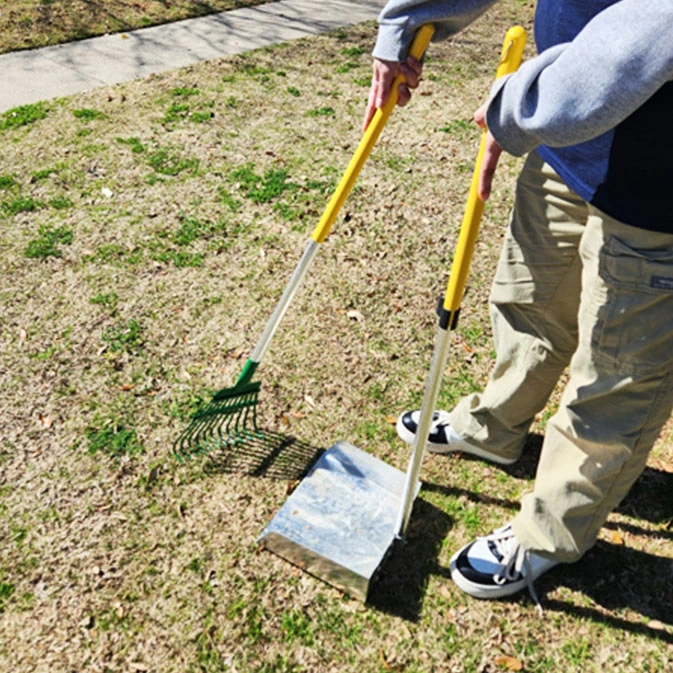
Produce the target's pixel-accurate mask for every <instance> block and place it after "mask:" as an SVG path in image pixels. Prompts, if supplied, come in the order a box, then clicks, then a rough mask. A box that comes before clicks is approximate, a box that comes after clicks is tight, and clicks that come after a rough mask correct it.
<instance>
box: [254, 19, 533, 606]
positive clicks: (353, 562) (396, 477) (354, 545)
mask: <svg viewBox="0 0 673 673" xmlns="http://www.w3.org/2000/svg"><path fill="white" fill-rule="evenodd" d="M525 41H526V32H525V31H524V29H523V28H521V27H520V26H515V27H514V28H511V29H510V30H509V31H508V32H507V35H506V37H505V43H504V45H503V51H502V55H501V59H500V65H499V67H498V71H497V75H496V77H500V76H502V75H505V74H508V73H510V72H513V71H514V70H516V68H517V67H518V64H519V62H520V61H521V56H522V54H523V49H524V45H525ZM485 136H486V134H485V133H484V136H483V137H482V142H481V146H480V149H479V154H478V156H477V161H476V164H475V169H474V174H473V178H472V184H471V187H470V193H469V195H468V199H467V205H466V208H465V214H464V216H463V222H462V225H461V228H460V234H459V237H458V243H457V245H456V252H455V254H454V260H453V264H452V266H451V272H450V274H449V282H448V286H447V290H446V294H445V296H444V301H443V303H440V306H439V308H438V315H439V328H438V334H437V338H436V341H435V349H434V352H433V357H432V362H431V364H430V370H429V373H428V378H427V381H426V385H425V392H424V396H423V402H422V405H421V414H420V418H419V423H418V430H417V432H416V439H415V441H414V444H413V449H412V453H411V459H410V461H409V467H408V468H407V472H406V474H405V473H403V472H401V471H399V470H397V469H396V468H394V467H391V466H390V465H388V464H387V463H384V462H383V461H381V460H379V459H378V458H375V457H374V456H371V455H369V454H368V453H365V452H364V451H362V450H360V449H358V448H356V447H355V446H352V445H351V444H348V443H347V442H344V441H341V442H337V443H336V444H334V446H332V447H331V448H330V449H328V450H327V451H326V452H325V453H324V454H323V455H322V456H321V457H320V459H319V460H318V462H317V463H316V464H315V465H314V466H313V468H312V469H311V471H310V472H309V474H308V475H307V476H306V477H305V478H304V479H303V481H302V482H301V483H300V484H299V486H298V487H297V488H296V489H295V490H294V492H293V493H292V494H291V495H290V497H289V498H288V499H287V501H286V502H285V504H284V505H283V507H282V508H281V509H280V511H279V512H278V513H277V514H276V516H275V517H274V518H273V520H272V521H271V523H270V524H269V525H268V526H267V527H266V528H265V529H264V531H263V532H262V534H261V535H260V537H259V541H260V542H261V544H262V545H263V546H264V547H266V548H267V549H269V550H271V551H273V552H275V553H276V554H278V555H279V556H282V557H283V558H285V559H287V560H288V561H290V562H292V563H294V564H295V565H297V566H298V567H300V568H302V569H303V570H306V571H307V572H309V573H311V574H313V575H315V576H317V577H319V578H320V579H322V580H324V581H325V582H327V583H329V584H331V585H333V586H335V587H337V588H339V589H342V590H343V591H346V592H347V593H349V594H350V595H352V596H353V597H355V598H359V599H361V600H362V601H366V600H367V595H368V593H369V588H370V586H371V583H372V580H373V579H374V577H375V575H376V573H377V571H378V570H379V568H380V567H381V565H382V564H383V562H384V560H385V558H386V556H387V555H388V553H389V551H390V550H391V548H392V545H393V543H394V541H395V540H397V539H401V538H403V537H404V534H405V532H406V529H407V526H408V523H409V518H410V515H411V509H412V507H413V503H414V500H415V499H416V496H417V494H418V491H419V488H420V482H419V475H420V468H421V462H422V458H423V453H424V450H425V443H426V439H427V437H428V435H429V432H430V425H431V420H432V416H433V412H434V409H435V406H436V404H437V398H438V394H439V388H440V383H441V377H442V372H443V370H444V367H445V366H446V361H447V354H448V348H449V343H450V338H449V334H450V332H451V331H452V330H454V329H455V328H456V325H457V322H458V314H459V311H460V300H461V299H462V296H463V294H464V289H465V282H466V279H467V272H468V269H469V264H470V261H471V259H472V253H473V251H474V244H475V241H476V237H477V233H478V230H479V224H480V221H481V215H482V213H483V207H484V203H483V201H481V200H480V199H479V196H478V193H477V187H478V183H479V170H480V165H481V161H482V157H483V155H484V149H485ZM421 438H422V439H421Z"/></svg>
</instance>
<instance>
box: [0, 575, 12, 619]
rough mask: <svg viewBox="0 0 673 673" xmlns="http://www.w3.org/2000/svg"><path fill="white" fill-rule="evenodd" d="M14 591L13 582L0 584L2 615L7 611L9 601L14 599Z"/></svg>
mask: <svg viewBox="0 0 673 673" xmlns="http://www.w3.org/2000/svg"><path fill="white" fill-rule="evenodd" d="M14 589H15V587H14V585H13V584H12V583H11V582H0V613H2V612H4V611H5V608H6V606H7V601H9V599H10V598H11V597H12V594H13V593H14Z"/></svg>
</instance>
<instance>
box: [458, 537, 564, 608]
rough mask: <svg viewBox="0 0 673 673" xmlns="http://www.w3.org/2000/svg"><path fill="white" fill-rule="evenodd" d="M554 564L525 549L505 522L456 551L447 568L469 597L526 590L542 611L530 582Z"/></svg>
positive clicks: (482, 596) (494, 596) (496, 596)
mask: <svg viewBox="0 0 673 673" xmlns="http://www.w3.org/2000/svg"><path fill="white" fill-rule="evenodd" d="M555 565H557V562H556V561H551V560H549V559H546V558H544V557H543V556H540V555H538V554H534V553H532V552H529V551H526V550H525V549H524V548H523V547H522V546H521V543H520V542H519V541H518V540H517V539H516V537H515V536H514V533H513V532H512V526H511V524H507V525H506V526H503V527H502V528H498V529H497V530H495V531H493V532H492V533H491V534H490V535H487V536H486V537H480V538H477V539H476V540H475V541H474V542H471V543H470V544H468V545H466V546H465V547H463V548H462V549H460V550H459V551H458V552H456V553H455V554H454V555H453V557H452V558H451V563H450V568H451V578H452V579H453V581H454V582H455V583H456V585H457V586H458V587H459V588H460V589H462V590H463V591H464V592H465V593H467V594H469V595H470V596H474V597H475V598H486V599H490V598H504V597H505V596H511V595H512V594H515V593H517V592H519V591H521V590H522V589H528V591H529V593H530V595H531V597H532V598H533V600H534V601H535V604H536V605H537V606H538V609H540V610H541V608H540V601H539V600H538V597H537V594H536V593H535V588H534V587H533V582H534V581H535V580H536V579H537V578H538V577H540V575H542V574H543V573H545V572H547V571H548V570H550V569H551V568H553V567H554V566H555Z"/></svg>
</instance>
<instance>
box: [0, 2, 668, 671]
mask: <svg viewBox="0 0 673 673" xmlns="http://www.w3.org/2000/svg"><path fill="white" fill-rule="evenodd" d="M515 16H516V17H518V19H519V20H520V21H524V22H526V23H529V22H530V17H531V8H530V7H529V6H528V5H527V4H522V3H518V2H511V1H510V2H504V3H502V4H501V5H500V6H499V8H498V9H497V10H496V11H494V12H492V13H491V14H490V15H489V16H488V17H487V18H486V19H483V20H481V21H479V22H478V23H477V24H475V25H474V26H473V27H472V28H471V29H470V30H469V31H468V32H466V33H465V34H464V35H462V36H460V37H459V38H457V39H456V40H454V41H452V42H450V43H445V44H441V45H435V46H433V47H432V49H431V53H430V57H429V59H428V62H427V66H426V72H425V81H424V83H423V85H422V91H420V92H419V94H418V95H417V96H416V97H415V99H414V101H413V102H412V104H411V105H410V106H409V107H408V108H407V109H405V110H398V111H396V113H395V114H394V115H393V118H392V119H391V121H390V123H389V126H388V128H387V129H386V130H385V132H384V134H383V137H382V138H381V141H380V142H379V145H378V146H377V148H375V151H374V153H373V156H372V158H371V160H370V161H369V163H368V164H367V166H366V167H365V170H364V173H363V175H362V177H361V180H360V182H359V185H358V188H357V189H356V191H355V193H354V194H353V195H352V196H351V198H350V199H349V201H348V203H347V205H346V207H345V209H344V212H343V213H342V215H343V217H342V218H340V220H339V221H338V222H337V224H336V226H335V229H334V231H333V233H332V235H331V236H330V238H329V239H328V240H327V242H326V243H325V245H324V249H323V250H322V251H321V253H320V255H319V257H318V259H317V260H316V263H315V264H314V268H313V269H312V271H311V274H310V276H309V278H308V280H307V282H306V285H305V287H304V288H303V289H302V290H301V292H300V294H299V295H298V297H297V299H296V300H295V303H294V304H293V306H292V307H291V309H290V311H289V313H288V315H287V317H286V320H285V322H284V323H283V325H282V326H281V329H280V330H279V333H278V335H277V337H276V339H275V340H274V342H273V344H272V345H271V348H270V351H269V353H268V355H267V357H266V358H265V360H264V361H263V363H262V365H261V367H260V370H259V377H260V378H261V380H262V381H263V382H264V386H263V398H262V401H261V404H260V413H261V423H262V425H263V427H265V428H267V429H269V430H271V431H274V432H278V433H282V434H283V435H286V436H292V437H295V438H296V440H297V441H296V445H295V450H296V456H295V459H296V465H295V467H301V462H302V461H304V460H306V459H307V457H308V456H309V455H311V453H312V452H313V450H314V449H321V448H326V447H328V446H329V445H330V444H331V443H332V442H333V441H335V440H337V439H340V438H344V439H347V440H349V441H351V442H353V443H354V444H356V445H358V446H360V447H361V448H364V449H366V450H367V451H369V452H371V453H372V454H374V455H376V456H378V457H379V458H382V459H384V460H386V461H388V462H390V463H391V464H393V465H395V466H397V467H400V468H403V467H404V466H405V464H406V461H407V458H408V449H407V447H406V446H405V445H402V444H401V442H399V440H397V438H396V436H395V432H394V429H393V428H392V427H391V425H390V423H389V421H388V417H389V416H391V415H392V416H394V415H395V414H396V413H398V412H399V411H400V410H402V409H403V408H406V407H408V406H410V405H413V404H416V403H417V402H418V400H419V398H420V395H421V390H422V386H423V381H424V378H425V374H426V371H427V367H428V365H429V357H430V352H431V349H432V342H433V337H434V332H435V316H434V306H435V301H436V299H435V298H436V296H437V294H438V293H440V292H441V291H442V289H443V287H444V283H445V280H446V274H447V267H448V261H449V259H450V257H451V251H452V249H453V245H454V244H455V240H456V236H457V229H458V226H459V223H460V219H461V213H462V205H463V202H464V199H465V195H466V193H467V185H468V181H469V174H470V166H471V164H472V161H473V157H474V153H475V151H476V149H475V148H476V142H477V140H478V133H477V132H476V130H475V129H473V128H472V127H471V126H470V124H469V123H468V122H469V120H470V118H471V114H472V111H473V110H474V109H475V107H476V106H477V105H478V103H479V102H480V101H481V98H482V97H483V96H484V95H485V93H486V92H487V91H488V88H489V85H490V81H491V78H492V74H493V71H494V67H495V61H496V59H497V55H498V52H499V48H500V42H501V39H502V35H503V34H504V32H505V29H506V28H507V27H508V26H509V25H510V24H511V23H512V22H513V20H514V17H515ZM374 34H375V27H374V26H373V25H371V24H368V25H365V26H360V27H355V28H353V29H349V30H344V31H338V32H336V33H334V34H331V35H328V36H322V37H315V38H311V39H307V40H302V41H299V42H295V43H292V44H288V45H283V46H279V47H276V48H273V49H266V50H262V51H259V52H255V53H251V54H248V55H246V56H239V57H232V58H228V59H224V60H221V61H215V62H211V63H204V64H201V65H199V66H194V67H190V68H186V69H183V70H180V71H177V72H173V73H169V74H165V75H161V76H155V77H151V78H149V79H147V80H145V81H140V82H134V83H131V84H127V85H122V86H118V87H113V88H107V89H102V90H97V91H93V92H90V93H87V94H82V95H78V96H74V97H71V98H66V99H63V100H60V101H57V102H54V103H50V104H48V105H45V106H43V107H42V108H40V106H34V107H32V108H31V109H30V110H23V111H22V113H21V114H24V115H25V114H27V112H30V111H32V112H36V111H39V110H40V109H41V110H42V112H44V113H45V114H46V116H45V117H44V118H42V119H40V120H38V121H35V122H34V123H31V124H27V125H23V126H16V127H10V128H4V129H3V130H1V131H0V136H1V137H2V140H3V148H4V149H3V162H2V168H1V169H0V255H1V268H2V272H1V278H2V282H1V283H0V304H1V305H2V307H3V308H2V321H1V323H0V353H1V360H0V389H1V390H2V396H1V397H0V417H1V418H2V419H3V428H2V433H1V435H0V477H1V484H2V486H0V548H1V554H0V669H2V670H7V671H15V672H18V673H24V672H26V673H27V672H28V671H30V672H33V671H39V672H42V671H44V672H47V671H48V672H49V673H61V672H62V673H66V672H70V671H78V672H79V671H97V672H98V671H100V672H103V671H156V672H160V673H164V672H165V673H168V672H176V673H185V672H187V673H196V672H207V673H215V672H219V671H269V672H270V671H335V672H336V671H339V672H340V673H341V672H344V671H360V672H362V671H390V670H398V671H409V672H411V671H424V672H426V671H427V672H429V671H451V672H453V671H455V672H463V671H464V672H468V671H470V672H474V673H477V672H480V673H484V672H486V671H489V672H493V671H497V670H507V667H508V666H509V667H510V670H516V666H517V662H518V663H521V664H522V666H523V670H525V671H530V672H533V671H536V672H540V673H543V672H549V673H552V672H554V673H555V672H556V671H578V672H579V671H581V672H582V673H584V672H586V671H602V670H610V671H617V672H623V673H627V672H628V673H631V672H632V671H634V670H641V671H661V672H663V671H667V670H670V668H671V665H672V664H673V661H672V658H671V645H672V644H673V612H672V610H671V602H672V598H673V597H672V594H671V590H672V589H671V580H670V578H671V569H672V566H671V563H672V560H671V559H672V557H673V531H671V517H672V515H673V512H672V509H671V496H670V494H671V480H672V478H673V477H672V476H671V473H672V471H673V470H672V469H671V465H672V462H673V454H672V450H671V438H670V433H668V432H667V433H666V434H665V435H664V436H663V437H662V440H661V441H660V443H659V445H658V446H657V449H656V450H655V452H654V453H653V455H652V459H651V461H650V464H649V466H648V469H647V471H646V472H645V474H644V475H643V478H642V479H641V481H640V482H639V484H638V485H637V486H636V488H635V489H634V491H633V493H632V494H631V495H630V496H629V498H628V499H627V501H626V502H625V503H624V504H623V505H622V506H621V507H620V509H619V511H618V512H616V513H615V514H613V515H612V516H611V517H610V520H609V522H608V524H607V525H606V527H605V528H604V530H603V531H602V533H601V539H600V542H599V544H598V545H597V546H596V548H595V549H594V550H592V551H591V552H590V554H589V555H588V556H587V558H586V559H584V560H583V561H582V562H580V563H578V564H576V565H575V566H569V567H565V568H559V569H557V570H555V571H553V572H552V573H549V575H547V576H545V577H544V578H543V579H542V580H541V581H540V582H539V583H538V591H539V592H540V593H541V595H542V596H543V602H544V605H545V607H546V613H545V616H544V617H543V618H539V617H538V615H537V612H536V610H535V608H534V606H533V605H532V604H531V602H530V600H529V599H528V597H527V596H520V597H517V598H515V599H513V600H510V601H503V602H494V603H484V602H479V601H475V600H472V599H469V598H467V597H465V596H464V595H462V594H461V593H460V591H459V590H457V589H456V588H455V587H454V586H453V585H452V583H451V582H450V580H449V579H448V574H447V566H448V559H449V557H450V555H451V553H452V552H453V551H454V550H455V549H456V548H457V547H459V546H460V545H461V544H463V543H465V542H467V541H468V540H470V539H471V538H472V537H473V536H474V535H475V534H477V533H482V532H486V531H488V530H489V529H490V528H491V527H493V526H496V525H500V524H501V523H502V522H503V520H505V519H506V518H507V517H509V516H510V515H511V513H512V512H513V511H515V510H516V508H517V503H518V501H519V498H520V496H521V494H522V493H523V492H525V491H526V490H528V489H529V488H530V481H531V479H532V475H533V472H534V467H535V458H536V445H537V440H536V438H535V437H533V438H532V440H531V450H530V452H529V454H528V455H527V456H526V458H525V460H524V461H523V463H522V464H521V465H519V466H517V467H516V468H515V469H513V470H510V471H508V472H506V473H504V472H502V471H500V470H498V469H496V468H494V467H492V466H489V465H487V464H484V463H482V462H478V461H468V460H461V459H459V458H441V457H429V458H428V459H427V460H426V462H425V464H424V467H423V475H422V477H423V480H424V483H425V487H424V489H423V490H422V492H421V496H420V499H419V501H418V502H417V504H416V507H415V510H414V514H413V517H412V525H411V529H410V532H409V539H408V543H407V545H406V547H405V548H404V549H403V550H402V552H401V553H399V554H396V555H394V556H393V558H392V559H390V563H389V564H388V565H387V566H386V567H385V568H384V572H383V574H382V576H381V579H380V582H379V584H378V585H377V587H376V588H375V590H374V592H373V596H372V600H371V602H370V603H369V604H368V605H364V606H363V605H361V604H359V603H357V602H355V601H352V600H349V599H348V598H347V597H344V596H342V595H341V594H339V593H338V592H337V591H336V590H334V589H332V588H330V587H329V586H326V585H324V584H322V583H321V582H320V581H318V580H315V579H313V578H312V577H310V576H307V575H305V574H303V573H302V572H300V571H299V570H297V569H296V568H293V567H292V566H290V565H288V564H287V563H285V562H284V561H282V560H280V559H278V558H276V557H275V556H273V555H271V554H269V553H268V552H265V551H262V550H260V549H258V547H257V544H256V538H257V536H258V535H259V533H260V532H261V530H262V529H263V527H264V526H265V525H266V523H267V522H268V521H269V520H270V519H271V517H272V516H273V515H274V514H275V512H276V511H277V510H278V508H279V507H280V506H281V505H282V504H283V502H284V501H285V498H286V496H287V489H288V480H290V479H293V478H294V477H295V476H296V473H293V472H292V470H289V471H288V473H287V474H276V475H275V476H276V478H273V479H272V478H269V477H267V478H263V477H260V476H250V475H249V474H246V473H245V471H244V470H242V469H233V468H232V466H231V465H228V464H227V463H226V461H225V460H224V456H223V455H214V456H212V457H211V458H206V459H199V460H193V461H190V462H188V463H186V464H179V463H178V462H177V461H175V460H174V458H173V457H172V455H171V445H172V442H173V441H174V439H175V438H176V436H177V435H178V434H179V432H180V431H181V430H182V428H183V427H184V426H185V423H186V421H187V418H188V414H189V412H190V410H192V409H193V408H194V406H195V404H196V403H198V401H199V400H202V399H205V398H207V396H208V391H209V390H214V389H217V388H219V387H222V386H226V385H231V383H232V382H233V381H234V379H235V377H236V375H237V374H238V372H239V370H240V368H241V367H242V365H243V362H244V361H245V358H246V357H247V355H248V354H249V352H250V351H251V349H252V347H253V346H254V343H255V341H256V339H257V337H258V335H259V333H260V331H261V329H262V326H263V324H264V322H265V320H266V318H267V317H268V315H269V314H270V312H271V310H272V308H273V306H274V303H275V301H276V299H277V298H278V296H279V293H280V292H281V290H282V288H283V286H284V285H285V283H286V282H287V280H288V278H289V274H290V273H291V271H292V269H293V268H294V266H295V264H296V262H297V261H298V258H299V255H300V254H301V250H302V249H303V246H304V243H305V241H306V239H307V238H308V236H309V234H310V232H311V230H312V228H313V226H314V224H315V222H316V220H317V217H318V216H319V214H320V212H321V211H322V209H323V207H324V204H325V201H326V198H327V196H328V194H329V189H328V188H327V187H326V186H324V185H323V186H321V185H320V184H318V183H319V182H323V183H329V184H333V182H334V180H335V178H336V177H338V176H339V175H340V173H341V171H342V170H343V169H344V168H345V166H346V164H347V162H348V160H349V158H350V155H351V153H352V152H353V150H354V148H355V146H356V143H357V141H358V135H359V131H358V129H359V125H360V120H361V115H362V112H363V110H364V104H365V100H366V96H367V86H366V81H367V78H368V76H369V69H370V63H369V57H368V56H367V53H368V51H369V49H370V47H371V44H372V41H373V38H374ZM327 108H330V109H331V110H332V113H329V114H328V113H327V112H326V109H327ZM315 111H322V112H323V114H316V113H315ZM38 116H39V115H38ZM2 119H4V120H5V121H6V120H7V119H8V117H3V118H2ZM519 165H520V164H519V161H518V160H514V159H507V160H505V162H504V163H503V165H502V167H501V170H500V172H499V177H498V186H497V189H496V190H495V193H494V195H493V197H492V200H491V202H490V205H489V207H488V209H487V213H486V217H485V220H484V223H483V230H482V235H481V238H480V242H479V244H478V248H477V253H476V256H475V261H474V264H473V268H472V273H471V276H470V281H469V292H468V295H467V299H466V301H465V305H464V307H463V316H462V324H461V326H460V328H459V330H458V333H457V335H456V346H455V350H454V352H453V353H452V356H451V360H450V363H449V367H448V370H447V372H446V376H445V384H444V388H443V391H442V403H443V404H444V405H447V406H448V405H450V404H451V403H452V402H453V401H455V399H456V398H457V397H459V396H460V395H462V394H464V393H466V392H468V391H470V390H474V389H476V388H478V387H480V386H481V385H483V383H484V380H485V377H486V375H487V372H488V369H489V364H490V358H491V345H490V341H489V323H488V312H487V303H486V302H487V295H488V286H489V283H490V278H491V275H492V272H493V265H494V262H495V259H496V256H497V254H498V251H499V246H500V240H501V237H502V231H503V227H504V224H505V222H506V218H507V212H508V209H509V206H510V204H511V193H512V184H513V180H514V178H515V176H516V173H517V170H518V167H519ZM242 169H244V170H243V172H241V170H242ZM279 170H283V171H286V172H287V182H291V183H294V184H296V185H298V186H297V187H292V188H288V189H286V190H285V191H284V192H282V193H281V194H280V195H278V196H276V197H275V198H274V199H272V200H271V201H270V202H269V203H258V204H256V203H254V202H253V201H251V200H250V199H248V198H246V195H245V190H244V189H242V187H243V183H244V179H243V178H244V177H245V175H248V176H250V175H251V174H252V173H254V174H256V175H257V176H260V177H262V176H264V175H271V173H270V171H279ZM160 171H164V172H160ZM171 171H172V172H174V173H175V174H174V175H171V174H169V173H170V172H171ZM246 171H247V173H246ZM190 232H191V233H190ZM50 241H51V244H52V247H51V248H49V245H48V244H49V242H50ZM31 243H32V247H31ZM38 244H39V245H38ZM40 245H42V247H40ZM27 250H32V251H33V253H34V254H37V256H36V257H26V251H27ZM190 264H191V266H190ZM543 424H544V419H541V424H540V427H539V428H537V431H538V432H539V431H541V430H542V428H543ZM507 657H509V659H508V658H507ZM512 667H514V668H512Z"/></svg>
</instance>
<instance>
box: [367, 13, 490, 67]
mask: <svg viewBox="0 0 673 673" xmlns="http://www.w3.org/2000/svg"><path fill="white" fill-rule="evenodd" d="M495 2H496V0H389V2H388V3H387V4H386V5H385V7H384V8H383V10H381V13H380V14H379V18H378V22H379V33H378V37H377V40H376V45H375V47H374V51H373V56H374V57H375V58H379V59H383V60H386V61H397V62H401V61H404V59H405V58H406V54H407V49H408V48H409V45H410V43H411V41H412V39H413V36H414V34H415V32H416V30H417V29H418V28H419V27H420V26H422V25H423V24H425V23H432V24H434V26H435V34H434V37H433V42H436V41H440V40H443V39H446V38H447V37H450V36H451V35H455V34H456V33H458V32H459V31H461V30H462V29H463V28H465V27H466V26H467V25H469V24H470V23H472V21H474V20H475V19H477V18H478V17H479V16H481V15H482V14H483V13H484V12H485V11H486V10H487V9H488V8H489V7H490V6H491V5H493V4H495Z"/></svg>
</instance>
